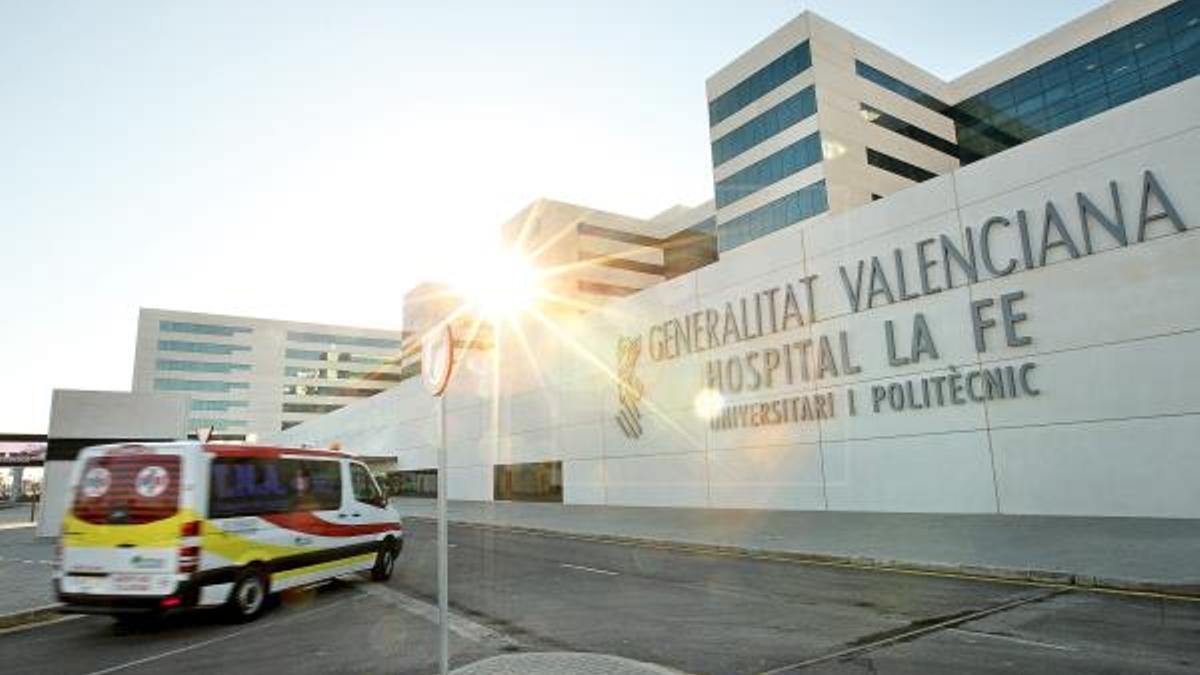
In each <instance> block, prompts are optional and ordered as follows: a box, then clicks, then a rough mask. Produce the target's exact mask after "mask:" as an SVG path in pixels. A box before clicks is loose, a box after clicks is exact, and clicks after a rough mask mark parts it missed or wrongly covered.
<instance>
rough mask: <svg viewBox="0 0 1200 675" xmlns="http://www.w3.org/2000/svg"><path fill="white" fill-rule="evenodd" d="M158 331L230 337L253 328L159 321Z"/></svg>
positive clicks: (250, 330) (250, 331)
mask: <svg viewBox="0 0 1200 675" xmlns="http://www.w3.org/2000/svg"><path fill="white" fill-rule="evenodd" d="M158 330H159V331H161V332H163V333H193V334H196V335H224V336H227V337H232V336H234V335H237V334H238V333H252V332H254V329H253V328H245V327H242V326H221V325H218V324H213V323H192V322H190V321H166V320H163V321H159V322H158Z"/></svg>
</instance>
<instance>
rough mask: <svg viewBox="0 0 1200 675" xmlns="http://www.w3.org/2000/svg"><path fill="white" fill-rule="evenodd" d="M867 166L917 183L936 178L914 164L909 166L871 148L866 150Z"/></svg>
mask: <svg viewBox="0 0 1200 675" xmlns="http://www.w3.org/2000/svg"><path fill="white" fill-rule="evenodd" d="M867 164H870V165H871V166H873V167H876V168H879V169H883V170H884V171H888V172H890V173H894V174H896V175H897V176H903V177H905V178H907V179H909V180H913V181H916V182H918V183H921V182H924V181H927V180H929V179H930V178H933V177H935V176H937V174H935V173H934V172H932V171H929V170H927V169H922V168H921V167H919V166H917V165H915V164H909V163H908V162H906V161H904V160H902V159H897V158H895V157H892V156H891V155H887V154H884V153H882V152H879V151H878V150H873V149H871V148H867Z"/></svg>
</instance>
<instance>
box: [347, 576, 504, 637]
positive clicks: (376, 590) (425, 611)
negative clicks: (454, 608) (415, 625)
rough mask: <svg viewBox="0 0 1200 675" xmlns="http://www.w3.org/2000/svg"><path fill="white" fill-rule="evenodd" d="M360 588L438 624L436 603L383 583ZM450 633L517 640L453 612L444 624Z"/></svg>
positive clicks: (368, 593) (370, 594)
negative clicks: (433, 603) (448, 620)
mask: <svg viewBox="0 0 1200 675" xmlns="http://www.w3.org/2000/svg"><path fill="white" fill-rule="evenodd" d="M361 590H362V591H363V592H364V593H366V594H367V595H369V596H371V597H373V598H377V599H379V600H382V601H384V602H386V603H388V604H390V605H393V606H395V607H399V608H400V609H402V610H404V611H406V612H408V613H409V614H413V615H415V616H418V617H420V618H422V619H425V620H426V621H428V622H429V623H432V624H434V625H435V626H436V625H437V624H438V608H437V606H436V605H431V604H429V603H428V602H425V601H424V600H418V599H417V598H414V597H412V596H411V595H408V594H407V593H403V592H401V591H398V590H396V589H394V588H392V587H390V586H387V585H384V584H371V585H369V586H363V587H361ZM446 627H447V628H448V629H450V632H451V633H454V634H455V635H457V636H459V637H463V638H466V639H468V640H471V641H473V642H484V643H487V642H490V643H499V644H501V645H516V644H517V642H516V641H515V640H513V639H512V638H510V637H508V636H507V635H505V634H503V633H500V632H498V631H495V630H493V629H491V628H488V627H487V626H484V625H483V624H479V623H475V622H474V621H471V620H470V619H468V618H465V617H462V616H459V615H457V614H455V613H454V612H450V623H449V624H448V625H447V626H446Z"/></svg>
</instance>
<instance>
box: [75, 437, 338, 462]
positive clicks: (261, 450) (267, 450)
mask: <svg viewBox="0 0 1200 675" xmlns="http://www.w3.org/2000/svg"><path fill="white" fill-rule="evenodd" d="M131 445H138V446H142V447H146V448H162V449H172V450H182V449H187V448H196V449H200V450H203V451H204V452H209V453H212V454H214V455H219V456H222V457H280V456H282V455H292V456H295V455H300V456H306V457H327V458H338V459H341V458H345V459H357V457H356V456H355V455H352V454H350V453H348V452H342V451H341V450H328V449H324V448H294V447H288V446H285V445H246V444H240V443H200V442H198V441H172V442H159V443H140V442H137V441H128V442H124V443H107V444H105V445H99V446H94V447H96V448H97V449H100V450H109V449H114V448H122V447H129V446H131Z"/></svg>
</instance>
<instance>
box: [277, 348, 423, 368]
mask: <svg viewBox="0 0 1200 675" xmlns="http://www.w3.org/2000/svg"><path fill="white" fill-rule="evenodd" d="M285 356H287V358H289V359H296V360H298V361H329V362H335V361H336V362H340V363H369V364H373V365H382V366H395V365H399V364H400V359H399V357H390V356H370V355H368V354H351V353H350V352H336V351H329V352H322V351H314V350H311V349H288V350H287V351H286V353H285Z"/></svg>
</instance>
